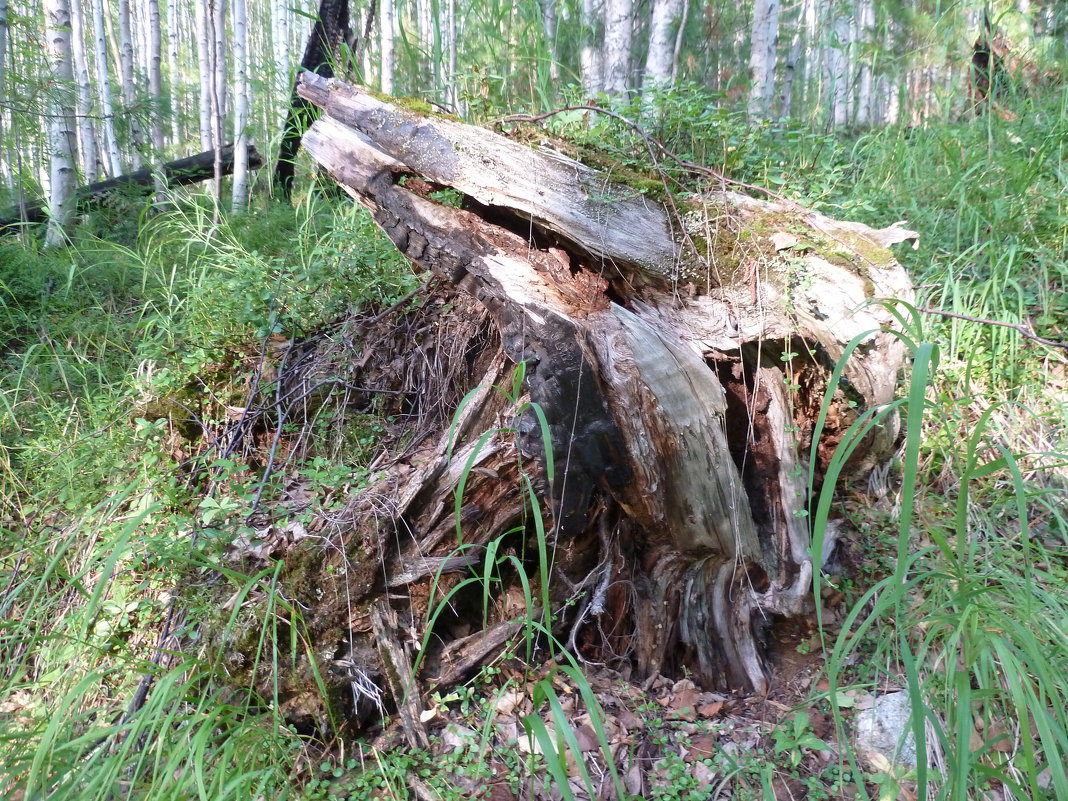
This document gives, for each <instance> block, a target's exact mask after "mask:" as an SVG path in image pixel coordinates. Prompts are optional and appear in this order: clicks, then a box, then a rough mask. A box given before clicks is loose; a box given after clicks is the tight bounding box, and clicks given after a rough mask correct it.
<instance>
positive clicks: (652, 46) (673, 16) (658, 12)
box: [645, 0, 684, 86]
mask: <svg viewBox="0 0 1068 801" xmlns="http://www.w3.org/2000/svg"><path fill="white" fill-rule="evenodd" d="M683 2H684V0H652V11H651V12H650V19H649V52H648V54H647V55H646V58H645V76H646V79H647V80H648V82H649V85H650V86H668V85H670V84H671V82H672V75H673V73H674V64H675V42H676V37H675V36H674V35H673V34H674V31H673V30H672V28H673V27H674V26H675V24H676V23H677V22H678V21H679V16H680V15H681V14H682V7H683Z"/></svg>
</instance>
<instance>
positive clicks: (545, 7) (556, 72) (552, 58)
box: [539, 0, 560, 81]
mask: <svg viewBox="0 0 1068 801" xmlns="http://www.w3.org/2000/svg"><path fill="white" fill-rule="evenodd" d="M539 2H540V3H541V26H542V30H543V31H544V32H545V49H546V51H547V53H548V56H549V79H550V80H552V81H557V80H559V79H560V55H559V48H558V47H557V42H556V0H539Z"/></svg>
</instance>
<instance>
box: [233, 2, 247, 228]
mask: <svg viewBox="0 0 1068 801" xmlns="http://www.w3.org/2000/svg"><path fill="white" fill-rule="evenodd" d="M233 2H234V72H235V78H236V79H237V84H236V86H235V87H234V92H235V95H234V183H233V191H232V195H231V204H230V205H231V211H233V213H234V214H238V213H240V212H242V211H244V210H245V207H246V205H247V204H248V147H247V146H248V105H249V104H248V100H249V98H248V93H249V86H248V13H247V9H246V7H245V0H233Z"/></svg>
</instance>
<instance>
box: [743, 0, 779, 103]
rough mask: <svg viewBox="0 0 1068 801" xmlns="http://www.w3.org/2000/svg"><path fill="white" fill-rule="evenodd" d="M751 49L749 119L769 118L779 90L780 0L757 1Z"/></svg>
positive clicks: (754, 9)
mask: <svg viewBox="0 0 1068 801" xmlns="http://www.w3.org/2000/svg"><path fill="white" fill-rule="evenodd" d="M750 41H751V47H750V51H749V119H751V120H762V119H765V118H767V116H768V112H769V111H770V109H771V98H772V94H773V92H774V91H775V51H776V45H778V42H779V0H756V2H755V4H754V6H753V29H752V36H751V37H750Z"/></svg>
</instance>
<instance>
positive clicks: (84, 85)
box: [70, 0, 100, 183]
mask: <svg viewBox="0 0 1068 801" xmlns="http://www.w3.org/2000/svg"><path fill="white" fill-rule="evenodd" d="M70 21H71V31H70V36H71V50H72V55H73V57H74V78H75V85H76V87H77V94H76V95H75V110H76V111H77V115H78V155H79V157H80V161H81V168H82V178H83V180H84V181H85V182H86V183H93V182H94V181H96V180H97V179H98V178H99V177H100V170H99V168H98V165H97V160H98V158H99V156H98V147H97V140H96V130H95V129H94V128H93V119H92V110H93V90H92V86H90V84H89V58H88V55H87V54H86V52H85V25H84V19H83V15H82V4H81V2H80V0H74V2H73V3H71V6H70Z"/></svg>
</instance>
